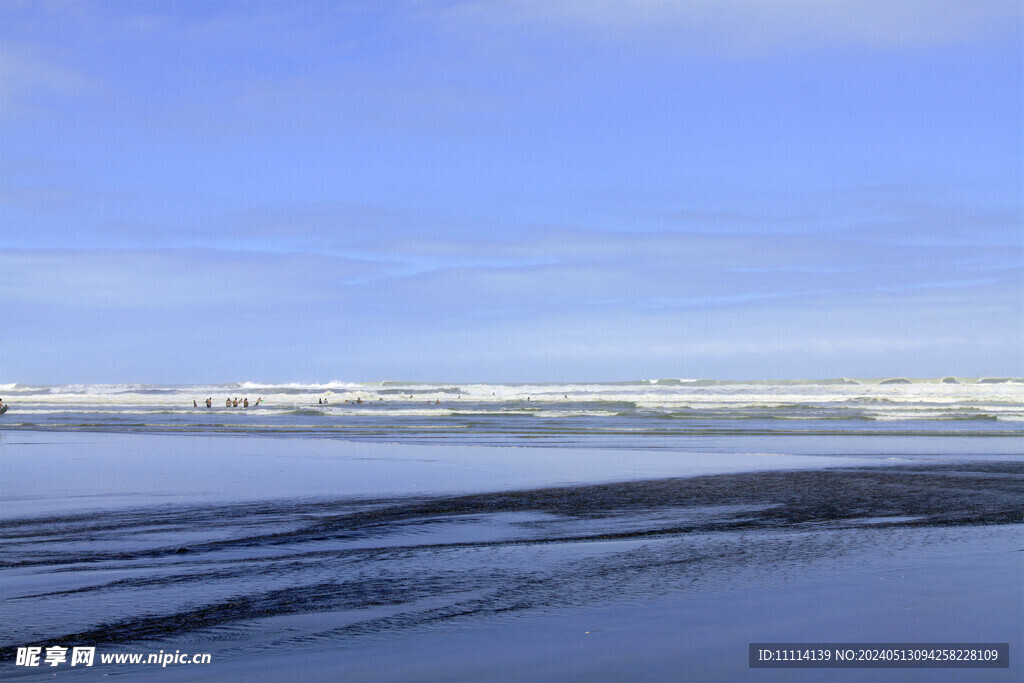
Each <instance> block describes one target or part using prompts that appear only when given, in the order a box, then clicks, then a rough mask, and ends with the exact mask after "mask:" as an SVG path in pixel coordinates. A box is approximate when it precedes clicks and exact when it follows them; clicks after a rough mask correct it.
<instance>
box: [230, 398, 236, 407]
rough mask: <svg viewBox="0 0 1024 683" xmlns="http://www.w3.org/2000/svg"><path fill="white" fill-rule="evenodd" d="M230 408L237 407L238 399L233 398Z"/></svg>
mask: <svg viewBox="0 0 1024 683" xmlns="http://www.w3.org/2000/svg"><path fill="white" fill-rule="evenodd" d="M231 407H232V408H237V407H238V398H235V400H234V401H232V402H231Z"/></svg>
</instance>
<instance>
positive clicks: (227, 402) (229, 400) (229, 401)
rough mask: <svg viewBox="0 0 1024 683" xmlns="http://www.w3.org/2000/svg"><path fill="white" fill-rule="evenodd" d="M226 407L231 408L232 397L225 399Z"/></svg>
mask: <svg viewBox="0 0 1024 683" xmlns="http://www.w3.org/2000/svg"><path fill="white" fill-rule="evenodd" d="M224 407H225V408H230V407H231V399H230V398H229V399H228V400H226V401H224Z"/></svg>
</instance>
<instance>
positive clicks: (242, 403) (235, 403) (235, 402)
mask: <svg viewBox="0 0 1024 683" xmlns="http://www.w3.org/2000/svg"><path fill="white" fill-rule="evenodd" d="M205 403H206V407H207V408H212V407H213V398H212V397H211V398H208V399H206V401H205ZM261 403H263V397H262V396H261V397H260V398H258V399H256V402H255V403H253V404H252V407H253V408H255V407H256V406H258V405H259V404H261ZM192 407H193V408H198V407H199V404H198V403H196V401H195V400H194V399H193V401H192ZM224 407H225V408H239V407H241V408H248V407H249V397H248V396H247V397H245V398H242V399H239V398H228V399H226V400H225V401H224Z"/></svg>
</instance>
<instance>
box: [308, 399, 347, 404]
mask: <svg viewBox="0 0 1024 683" xmlns="http://www.w3.org/2000/svg"><path fill="white" fill-rule="evenodd" d="M346 403H348V401H346ZM316 404H317V405H318V406H322V405H323V404H324V402H323V399H319V398H318V399H317V400H316Z"/></svg>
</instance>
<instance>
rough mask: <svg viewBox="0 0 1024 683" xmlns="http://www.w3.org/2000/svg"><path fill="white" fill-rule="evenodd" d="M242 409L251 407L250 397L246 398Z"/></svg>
mask: <svg viewBox="0 0 1024 683" xmlns="http://www.w3.org/2000/svg"><path fill="white" fill-rule="evenodd" d="M242 407H243V408H248V407H249V397H248V396H246V397H245V401H244V402H242Z"/></svg>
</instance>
